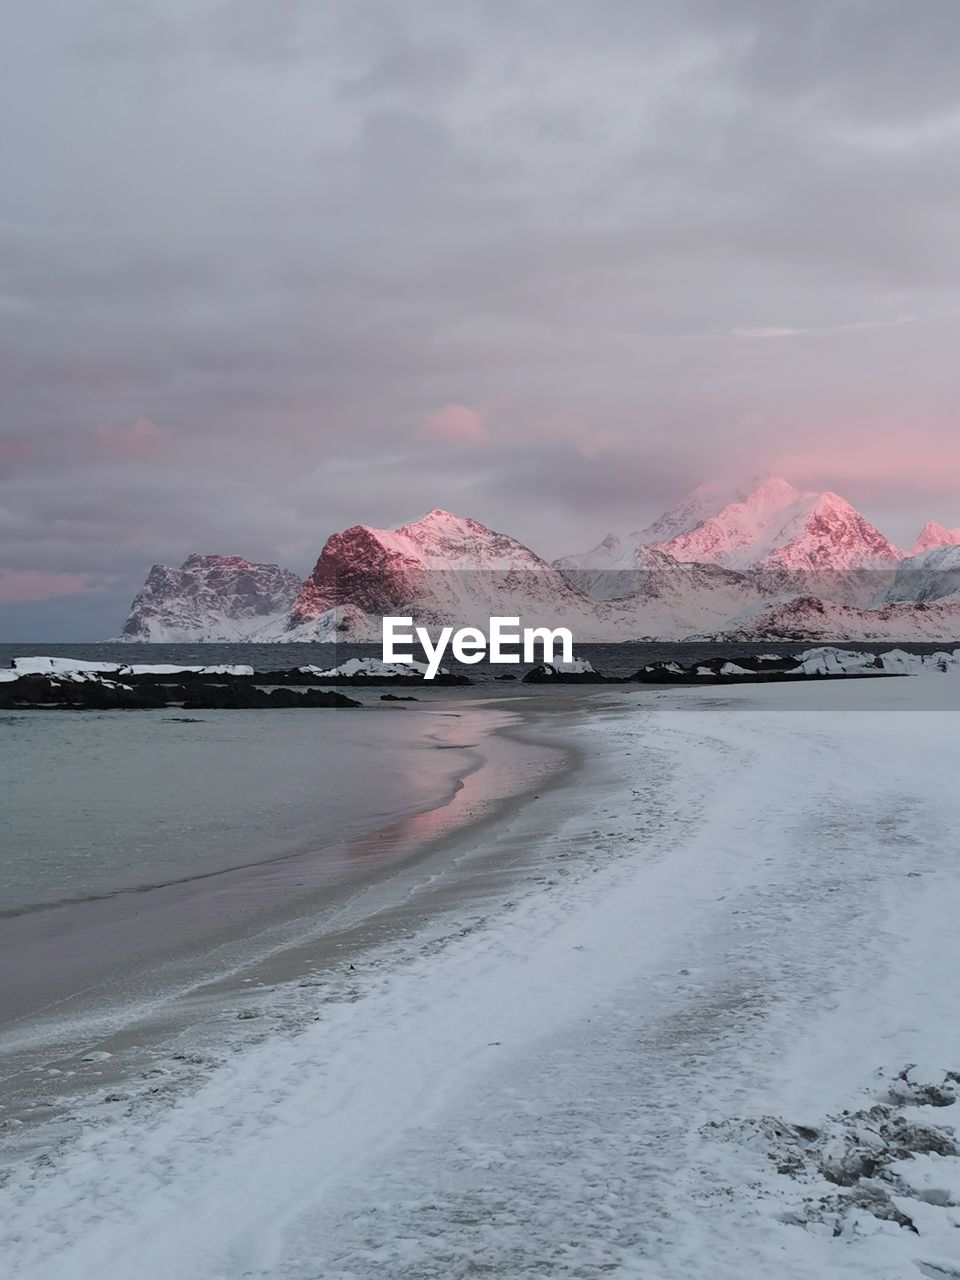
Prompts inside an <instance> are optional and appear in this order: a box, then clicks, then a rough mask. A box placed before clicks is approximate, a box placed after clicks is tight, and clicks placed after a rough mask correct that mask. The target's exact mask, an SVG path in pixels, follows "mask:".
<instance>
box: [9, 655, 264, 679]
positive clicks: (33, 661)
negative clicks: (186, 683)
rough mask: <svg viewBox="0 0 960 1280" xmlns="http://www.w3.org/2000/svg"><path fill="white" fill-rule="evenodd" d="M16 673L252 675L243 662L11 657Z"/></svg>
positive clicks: (249, 668)
mask: <svg viewBox="0 0 960 1280" xmlns="http://www.w3.org/2000/svg"><path fill="white" fill-rule="evenodd" d="M13 670H14V672H15V673H16V674H17V675H50V674H53V675H66V674H69V673H71V672H77V671H83V672H88V673H90V672H101V673H102V674H104V675H121V676H146V675H180V674H184V675H187V674H192V675H207V676H252V675H253V667H248V666H245V665H244V664H243V663H226V664H221V665H219V666H217V665H214V666H208V667H204V666H199V667H180V666H174V665H172V664H170V663H132V664H130V663H124V662H99V661H97V660H95V659H93V658H49V657H40V656H37V657H24V658H14V659H13Z"/></svg>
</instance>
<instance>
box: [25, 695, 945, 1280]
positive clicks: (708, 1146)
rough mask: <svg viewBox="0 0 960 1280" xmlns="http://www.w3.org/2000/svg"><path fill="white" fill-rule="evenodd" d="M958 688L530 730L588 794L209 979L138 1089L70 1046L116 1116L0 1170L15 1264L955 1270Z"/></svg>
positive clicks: (647, 708) (523, 812)
mask: <svg viewBox="0 0 960 1280" xmlns="http://www.w3.org/2000/svg"><path fill="white" fill-rule="evenodd" d="M935 685H936V681H935V680H933V679H916V680H902V681H891V682H884V684H883V685H882V687H881V686H878V685H877V684H876V683H871V682H869V681H851V682H848V683H845V684H844V685H843V686H842V687H836V688H834V689H832V690H831V693H832V695H833V698H834V705H833V708H832V709H831V710H824V709H822V708H821V707H819V706H818V705H816V703H814V704H813V705H812V706H810V705H807V704H805V698H806V696H807V695H808V694H809V690H807V689H802V688H796V687H787V686H781V687H776V688H759V687H756V686H753V687H750V686H743V687H740V688H738V689H736V690H679V691H663V692H655V693H651V692H648V693H642V694H641V693H636V692H623V691H617V692H614V693H608V692H601V693H598V694H593V695H591V697H590V700H589V707H588V706H587V705H586V701H585V700H584V701H583V703H582V704H581V705H579V706H577V707H576V708H574V707H573V705H572V704H571V706H570V708H569V710H568V711H567V712H564V713H562V714H561V715H560V717H559V718H558V719H557V720H556V721H555V722H554V724H553V726H552V727H551V725H550V724H549V722H548V720H547V718H546V717H545V718H544V721H543V722H542V723H541V724H539V725H538V726H537V727H536V729H535V731H534V736H535V738H536V739H538V740H541V741H542V740H550V739H554V740H555V741H556V744H557V745H558V746H561V745H566V746H567V748H568V749H569V748H573V749H574V750H575V751H576V752H578V753H579V758H580V760H581V765H580V767H579V769H578V771H577V773H576V775H575V784H572V783H571V780H570V778H568V779H567V784H566V785H563V786H555V787H553V788H547V789H544V790H543V791H542V793H541V792H536V793H534V794H535V795H536V796H537V798H536V799H533V798H532V797H530V798H528V799H527V800H526V801H525V802H523V803H519V802H518V803H514V804H512V805H511V806H510V807H509V809H508V811H507V812H505V813H501V814H500V815H499V816H498V817H496V818H491V820H490V821H489V822H488V823H487V824H485V825H483V826H482V827H481V828H478V829H477V830H476V831H475V832H474V837H475V838H474V839H472V841H470V842H467V844H465V845H464V846H463V847H462V848H460V850H459V851H458V852H457V854H456V856H453V857H451V856H449V851H447V852H445V853H444V856H443V858H439V859H438V860H437V861H436V862H434V863H431V862H430V860H429V859H427V860H426V861H424V862H423V863H421V864H420V867H419V870H418V871H417V872H416V873H414V871H413V869H412V868H411V870H410V881H409V890H410V891H409V893H408V894H407V895H406V897H405V898H403V897H402V896H401V895H394V896H393V898H392V900H391V901H390V902H389V903H384V908H385V909H384V910H383V911H382V912H371V911H370V910H369V906H370V904H369V902H368V903H367V907H366V908H365V910H364V911H363V912H362V913H361V914H362V915H363V916H364V918H365V920H366V924H365V926H362V927H361V926H360V924H359V922H358V927H357V929H356V931H355V932H353V933H351V931H350V930H349V929H345V930H344V932H343V934H342V935H341V937H340V938H339V939H338V941H337V943H336V946H335V948H334V949H333V951H332V952H331V953H330V954H329V955H328V956H327V957H326V958H325V959H324V960H322V961H320V962H318V963H317V964H316V965H315V967H314V968H313V969H312V970H311V971H310V972H308V973H306V974H304V973H303V972H302V971H301V972H300V975H299V976H298V977H296V978H294V977H293V974H292V972H289V973H285V972H284V968H283V963H281V964H280V966H279V968H278V969H277V970H276V971H275V972H274V973H273V974H272V975H271V980H270V981H269V982H267V981H264V980H263V979H261V982H260V983H248V984H245V985H246V986H247V991H246V993H245V995H244V998H243V999H237V998H236V997H237V994H238V993H237V990H236V988H230V989H229V990H223V989H221V990H220V991H208V992H206V993H204V994H203V995H202V996H201V997H200V998H199V999H200V1005H199V1006H198V1007H203V1008H204V1009H205V1010H206V1012H207V1014H208V1015H210V1014H211V1011H212V1010H213V1009H214V1008H215V1007H219V1008H220V1009H221V1015H222V1017H221V1025H220V1027H219V1028H216V1027H215V1025H214V1024H211V1027H210V1029H209V1030H208V1031H207V1032H206V1033H201V1032H200V1031H198V1029H197V1027H196V1026H194V1028H193V1030H192V1031H191V1032H190V1033H189V1034H190V1037H191V1038H188V1039H184V1038H183V1035H182V1032H181V1034H180V1036H179V1038H178V1037H177V1036H171V1038H170V1041H169V1043H168V1044H167V1046H166V1049H167V1052H166V1053H165V1054H163V1053H154V1054H153V1059H152V1065H151V1067H150V1068H149V1069H148V1070H147V1071H146V1072H145V1073H144V1078H142V1079H140V1080H139V1081H137V1082H135V1083H131V1084H128V1085H127V1086H126V1087H125V1088H124V1089H122V1090H118V1088H117V1086H116V1084H115V1083H111V1081H110V1069H111V1066H112V1063H113V1059H102V1060H100V1061H98V1060H97V1059H96V1057H94V1058H93V1059H92V1060H90V1061H87V1062H86V1063H84V1064H83V1065H82V1067H81V1068H80V1069H81V1070H83V1071H86V1072H88V1073H90V1077H91V1081H92V1082H93V1081H95V1080H96V1079H97V1078H98V1077H96V1075H95V1073H97V1072H102V1073H103V1074H102V1075H101V1076H100V1077H99V1080H100V1082H101V1083H100V1085H99V1089H100V1094H99V1098H98V1103H97V1105H96V1106H90V1107H89V1108H87V1109H86V1111H85V1113H84V1115H83V1118H82V1122H81V1124H80V1125H79V1129H80V1132H79V1134H77V1135H71V1136H69V1137H65V1139H64V1141H63V1144H62V1146H61V1148H60V1149H59V1150H57V1151H56V1152H54V1153H53V1155H52V1156H51V1157H48V1159H47V1160H46V1161H44V1162H43V1163H42V1164H41V1165H39V1166H34V1167H30V1166H25V1167H23V1168H20V1169H18V1170H14V1171H13V1172H12V1174H11V1176H10V1177H9V1179H8V1181H7V1185H6V1186H5V1188H4V1189H3V1191H2V1193H0V1211H2V1220H3V1223H4V1227H3V1236H2V1244H0V1256H3V1257H4V1258H6V1259H7V1260H8V1265H9V1267H10V1268H11V1270H12V1272H13V1273H14V1274H17V1275H18V1276H23V1277H28V1278H29V1280H59V1278H60V1277H63V1278H64V1280H86V1278H87V1277H90V1280H93V1277H96V1278H97V1280H113V1278H116V1280H126V1277H128V1276H129V1275H130V1274H132V1273H133V1272H134V1271H135V1272H136V1273H137V1274H138V1275H140V1276H143V1277H145V1278H146V1280H152V1277H157V1278H158V1280H160V1277H163V1280H171V1277H183V1278H184V1280H186V1278H187V1277H190V1278H191V1280H207V1278H209V1280H214V1277H234V1276H247V1277H263V1278H266V1277H268V1276H269V1277H278V1276H283V1277H285V1278H287V1277H297V1278H300V1277H302V1278H303V1280H307V1277H317V1276H323V1277H325V1278H326V1277H337V1278H338V1280H347V1278H348V1277H349V1278H352V1280H358V1278H360V1277H367V1276H370V1277H372V1276H378V1277H382V1276H390V1277H391V1278H393V1277H402V1278H404V1280H407V1278H409V1280H413V1278H414V1277H416V1278H417V1280H423V1278H425V1277H441V1276H443V1277H453V1276H457V1277H459V1276H467V1275H471V1274H477V1273H481V1272H482V1273H484V1274H490V1275H502V1276H504V1277H518V1278H519V1277H525V1276H531V1277H533V1276H538V1277H542V1276H570V1277H578V1280H579V1278H592V1277H600V1276H610V1275H614V1276H618V1277H628V1276H629V1277H643V1278H644V1280H647V1278H650V1280H653V1278H654V1277H656V1278H657V1280H660V1278H662V1277H663V1278H670V1280H672V1278H673V1277H677V1278H680V1277H684V1278H687V1277H689V1278H691V1280H692V1278H693V1277H701V1276H703V1275H704V1274H710V1275H712V1276H715V1277H724V1278H725V1280H726V1278H728V1277H729V1280H734V1277H737V1278H738V1280H742V1278H743V1277H754V1276H756V1277H758V1278H759V1277H761V1276H763V1277H768V1276H770V1275H771V1274H777V1275H783V1276H791V1277H794V1276H795V1277H810V1278H812V1277H817V1278H818V1280H819V1278H822V1277H824V1276H834V1275H836V1276H847V1275H849V1276H862V1277H868V1276H869V1277H871V1278H872V1280H876V1278H877V1277H883V1278H884V1280H893V1278H894V1277H897V1278H899V1277H907V1276H916V1275H920V1274H923V1275H928V1276H941V1275H943V1276H951V1275H955V1274H960V1251H958V1248H957V1246H956V1244H955V1243H954V1242H953V1236H954V1235H955V1213H956V1210H955V1209H954V1208H953V1207H952V1206H953V1204H954V1203H955V1202H956V1201H957V1200H958V1199H960V1196H957V1195H955V1193H954V1191H953V1188H956V1187H958V1185H960V1159H958V1158H957V1156H956V1155H955V1154H953V1151H954V1146H953V1142H954V1139H953V1137H952V1127H951V1124H950V1118H951V1111H950V1108H949V1106H944V1105H936V1106H935V1105H931V1102H930V1098H931V1097H933V1096H934V1095H932V1094H931V1093H929V1089H930V1088H932V1087H933V1084H934V1080H936V1082H937V1083H938V1084H939V1085H942V1083H943V1079H944V1074H945V1072H947V1071H951V1070H953V1071H955V1070H957V1069H958V1068H960V1035H958V1033H957V1031H956V1020H955V1017H954V1016H953V1015H954V1011H955V1009H956V1004H957V999H958V997H960V978H958V974H960V967H958V966H956V965H955V964H953V963H952V962H951V958H950V957H951V955H952V952H951V950H950V947H951V946H952V941H951V940H952V937H953V934H954V932H955V921H956V919H957V913H958V908H960V876H958V874H957V867H956V860H955V837H954V832H955V829H956V820H957V816H958V814H957V806H956V801H955V799H954V798H953V796H954V791H955V788H954V786H953V761H954V760H955V752H956V748H957V745H958V744H957V737H956V735H957V730H956V725H955V720H954V718H953V717H952V716H950V715H947V714H940V713H938V712H937V711H936V710H934V709H933V707H934V706H935V705H936V692H935ZM906 762H909V769H907V768H905V764H906ZM424 872H428V873H429V874H424ZM371 891H372V892H377V890H376V889H374V888H373V887H371ZM331 956H332V957H333V958H334V959H335V963H333V964H330V963H329V960H330V958H331ZM304 958H305V957H304V955H302V954H301V955H300V956H298V957H297V958H296V960H295V961H294V960H292V958H291V954H290V953H288V954H287V960H286V961H285V962H284V963H292V964H293V967H295V968H299V967H300V965H301V964H302V962H303V960H304ZM351 966H352V967H351ZM285 977H286V978H289V981H284V978H285ZM240 985H244V984H242V983H241V984H240ZM218 1002H219V1005H218ZM227 1009H229V1014H227V1013H226V1010H227ZM215 1021H216V1020H214V1023H215ZM228 1021H229V1024H230V1028H229V1030H230V1034H228V1035H226V1036H223V1035H220V1034H219V1032H220V1031H222V1030H223V1027H224V1026H225V1025H226V1023H227V1022H228ZM215 1043H216V1044H217V1045H218V1048H216V1049H214V1047H213V1046H214V1044H215ZM88 1052H89V1053H92V1054H94V1055H96V1054H97V1052H98V1049H97V1048H95V1047H92V1046H91V1048H90V1050H89V1051H88ZM100 1052H109V1050H100ZM911 1064H912V1074H911V1071H910V1070H908V1068H911ZM901 1075H902V1078H901ZM946 1088H947V1091H948V1093H950V1091H951V1090H952V1089H953V1086H952V1085H951V1084H949V1082H948V1083H947V1086H946ZM95 1089H96V1086H95V1088H94V1094H95ZM924 1090H927V1092H924ZM939 1101H940V1102H941V1103H942V1102H943V1098H940V1099H939ZM947 1101H948V1102H949V1101H952V1095H951V1096H950V1097H949V1098H948V1099H947ZM878 1107H879V1109H880V1110H879V1111H877V1108H878ZM871 1108H873V1110H871ZM851 1116H852V1117H853V1118H852V1119H851ZM858 1117H859V1118H858ZM931 1134H933V1135H934V1137H933V1138H931V1136H930V1135H931ZM863 1149H869V1150H870V1151H871V1153H872V1155H871V1163H870V1165H869V1172H868V1171H867V1165H866V1164H864V1165H863V1167H862V1168H859V1167H858V1166H857V1165H856V1161H857V1159H858V1158H859V1156H858V1153H862V1150H863ZM845 1161H846V1163H844V1162H845ZM831 1162H832V1163H831ZM851 1162H852V1163H851ZM838 1168H843V1169H844V1170H846V1171H847V1172H846V1173H845V1174H844V1175H843V1176H842V1177H841V1176H839V1175H838V1174H837V1169H838ZM851 1169H852V1170H853V1172H852V1173H850V1170H851ZM825 1171H827V1172H825ZM828 1174H829V1175H830V1176H828ZM847 1175H849V1176H847ZM871 1197H873V1199H872V1200H871ZM878 1205H879V1206H880V1207H879V1209H878ZM897 1215H900V1217H901V1218H902V1219H906V1220H907V1221H909V1223H910V1227H909V1228H905V1227H904V1225H903V1224H902V1222H900V1221H898V1220H897ZM918 1268H919V1270H918ZM924 1268H926V1270H924ZM951 1268H952V1270H951Z"/></svg>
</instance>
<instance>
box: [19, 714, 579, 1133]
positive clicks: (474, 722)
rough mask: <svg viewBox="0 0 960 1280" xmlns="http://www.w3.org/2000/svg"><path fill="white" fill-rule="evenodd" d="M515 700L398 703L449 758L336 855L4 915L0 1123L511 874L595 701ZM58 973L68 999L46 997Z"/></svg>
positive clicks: (112, 1074)
mask: <svg viewBox="0 0 960 1280" xmlns="http://www.w3.org/2000/svg"><path fill="white" fill-rule="evenodd" d="M519 693H520V691H519V690H518V691H516V694H514V695H513V696H507V697H500V698H494V699H476V698H471V699H469V700H465V699H463V698H461V697H458V698H455V699H454V698H450V697H449V696H444V695H442V694H439V693H438V694H437V695H435V696H433V697H431V698H429V699H428V700H425V701H424V702H423V703H422V704H418V705H417V706H416V707H414V706H413V704H407V706H406V708H405V714H407V715H409V714H411V713H413V714H414V715H417V716H422V717H424V721H425V731H426V732H427V733H428V734H429V735H430V737H431V739H432V740H433V743H434V746H435V748H436V751H437V752H438V753H439V752H442V753H449V755H450V757H451V763H452V764H453V765H454V767H453V769H452V771H451V773H450V778H449V784H448V786H447V788H446V790H444V791H443V792H442V793H438V794H437V796H436V798H435V799H434V801H433V802H432V803H431V804H429V805H428V806H426V807H425V808H423V809H422V810H420V811H419V812H417V813H415V814H413V815H412V816H407V817H404V818H402V819H401V820H399V821H396V822H393V823H389V824H387V825H385V826H381V827H379V828H378V829H376V830H371V831H369V832H367V833H365V834H364V835H362V836H360V837H354V838H352V839H350V840H349V841H346V842H344V844H343V845H342V847H341V848H340V849H338V851H337V855H336V856H335V857H332V856H331V855H330V849H329V848H327V849H325V852H324V857H323V858H322V859H318V858H317V857H316V856H315V855H314V854H312V853H311V851H310V850H308V849H301V850H298V851H294V852H291V853H290V854H289V855H287V856H284V857H281V858H271V859H270V860H268V861H265V862H263V863H253V864H252V865H245V866H242V867H235V868H230V869H227V870H224V871H222V872H217V873H214V874H210V875H204V876H202V877H200V878H197V879H191V880H186V881H182V882H178V883H175V884H169V885H163V886H157V887H155V888H151V889H149V890H146V891H143V892H138V893H121V894H116V895H113V896H111V897H109V898H107V899H104V900H99V901H95V902H89V903H84V904H80V905H79V906H76V907H71V908H66V909H64V908H58V909H56V910H54V911H50V912H46V913H40V914H39V915H30V916H24V917H20V918H18V919H16V920H12V921H6V922H5V925H4V929H3V931H2V938H0V966H3V965H4V963H7V962H9V959H10V958H11V957H15V959H16V964H17V966H18V968H17V976H16V983H17V990H18V992H19V993H20V995H19V999H20V1001H21V1009H20V1012H19V1013H16V1014H14V1016H13V1017H11V1018H9V1019H8V1020H7V1021H6V1024H5V1026H4V1027H3V1032H2V1035H0V1073H2V1082H0V1089H2V1093H3V1098H4V1102H5V1104H6V1106H7V1111H6V1112H5V1115H6V1117H7V1118H8V1119H9V1118H11V1117H21V1118H23V1119H25V1120H28V1121H29V1120H34V1121H45V1122H47V1127H48V1128H49V1121H50V1120H51V1118H52V1117H56V1116H57V1115H61V1114H63V1113H64V1112H66V1111H69V1110H70V1108H71V1107H72V1106H73V1105H74V1104H75V1102H76V1101H77V1099H78V1098H82V1097H83V1096H84V1095H85V1094H87V1093H89V1092H90V1091H91V1090H94V1091H95V1090H98V1089H102V1088H103V1087H104V1085H105V1084H110V1083H111V1082H113V1083H115V1084H116V1085H117V1087H122V1086H123V1083H124V1081H125V1080H128V1079H129V1078H130V1077H131V1075H138V1074H141V1075H142V1073H143V1072H144V1071H149V1070H150V1063H151V1062H152V1061H153V1058H154V1056H155V1054H156V1052H157V1050H158V1048H159V1047H163V1048H164V1049H169V1048H170V1047H171V1046H174V1045H177V1044H181V1045H189V1046H190V1053H189V1054H188V1055H187V1057H189V1056H190V1055H193V1054H195V1052H196V1047H197V1046H198V1045H202V1046H204V1049H205V1051H207V1050H209V1051H210V1052H216V1051H217V1050H216V1048H215V1046H216V1045H217V1044H219V1045H221V1046H222V1045H223V1043H224V1042H227V1041H229V1040H231V1039H232V1038H233V1037H234V1036H235V1035H236V1033H237V1032H247V1033H249V1032H250V1031H251V1029H254V1028H255V1023H254V1021H253V1018H254V1016H255V1014H256V1009H255V1008H252V1009H251V1008H250V1000H251V995H254V996H255V995H256V994H257V993H262V991H263V990H264V988H265V987H269V988H275V987H277V986H278V985H283V984H292V985H293V987H294V988H295V987H296V984H297V983H298V982H301V983H303V984H304V985H309V984H313V985H316V984H320V985H329V984H330V983H331V981H332V982H333V983H334V985H336V984H337V983H340V982H342V981H346V982H349V974H350V972H351V969H350V965H351V964H354V965H360V964H362V963H363V961H362V958H361V957H362V956H363V954H364V953H365V952H367V951H369V950H370V949H371V948H376V947H378V946H382V945H383V944H384V943H385V942H387V941H388V940H391V939H392V940H394V941H395V940H396V939H398V938H402V937H403V936H405V935H408V934H412V933H413V932H414V931H415V930H417V929H420V928H422V926H423V924H424V923H425V922H427V921H429V920H430V918H431V917H433V916H437V917H439V916H441V915H442V913H443V911H444V909H445V908H446V907H448V906H450V905H451V904H454V903H456V904H457V905H459V906H462V905H463V903H464V901H465V900H469V897H470V895H471V894H473V895H475V896H476V897H477V900H478V901H480V900H481V899H482V897H483V895H484V894H485V893H488V892H489V891H490V890H491V887H492V886H500V885H502V884H505V883H507V882H508V881H509V877H510V875H511V874H512V872H513V870H514V868H515V866H516V865H517V863H518V862H519V861H522V860H524V859H525V858H527V857H528V856H529V852H530V850H529V848H528V846H527V844H526V843H525V844H524V846H523V847H520V848H518V847H516V846H515V845H513V844H512V843H511V841H510V838H509V823H510V816H511V814H512V813H513V812H515V811H517V810H518V809H520V808H522V807H523V806H525V805H527V804H528V803H531V802H532V801H533V800H534V798H535V797H539V796H540V795H541V794H544V793H545V792H546V791H547V790H548V789H551V788H555V787H557V786H562V785H565V784H567V783H569V782H570V780H571V778H572V775H573V773H574V772H575V770H576V769H577V766H578V765H579V764H580V760H579V758H578V756H577V754H576V752H575V751H573V749H572V748H570V747H568V746H565V745H564V744H563V736H562V727H563V724H564V721H565V719H568V718H569V717H578V716H580V715H581V714H583V711H584V709H585V708H586V706H587V705H588V704H591V703H593V704H595V703H596V701H597V697H596V693H595V692H594V691H586V690H575V689H561V690H551V691H538V692H537V693H535V694H533V695H531V696H522V695H521V696H517V695H518V694H519ZM64 926H67V927H64ZM105 939H108V946H105V945H104V942H105ZM65 966H66V967H67V968H68V969H69V970H70V971H71V972H72V974H73V977H72V979H71V982H72V987H71V990H70V991H69V992H68V993H67V994H63V993H61V992H58V990H57V985H58V983H59V984H62V981H63V973H64V971H65ZM8 1000H9V997H8ZM254 1004H255V1001H254ZM89 1054H94V1055H96V1056H95V1057H94V1059H93V1060H92V1061H91V1062H88V1063H86V1064H85V1063H84V1062H83V1059H84V1058H85V1057H86V1056H87V1055H89ZM108 1054H109V1055H110V1057H109V1058H107V1057H104V1056H103V1055H108ZM36 1127H37V1126H35V1125H31V1126H29V1128H31V1129H33V1128H36ZM54 1132H55V1128H54ZM23 1141H29V1135H28V1134H27V1133H23V1134H21V1135H20V1143H18V1144H16V1145H18V1146H19V1145H22V1142H23Z"/></svg>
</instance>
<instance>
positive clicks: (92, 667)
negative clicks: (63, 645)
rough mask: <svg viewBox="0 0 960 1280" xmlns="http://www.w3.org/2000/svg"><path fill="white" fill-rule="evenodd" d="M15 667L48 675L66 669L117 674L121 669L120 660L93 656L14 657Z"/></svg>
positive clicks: (22, 673) (19, 670)
mask: <svg viewBox="0 0 960 1280" xmlns="http://www.w3.org/2000/svg"><path fill="white" fill-rule="evenodd" d="M13 669H14V671H16V672H18V673H19V674H20V675H47V674H49V673H51V672H53V673H61V672H66V671H103V672H105V673H107V674H111V673H112V674H116V672H117V671H119V670H120V663H118V662H97V661H95V660H94V659H92V658H45V657H27V658H14V659H13Z"/></svg>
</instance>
